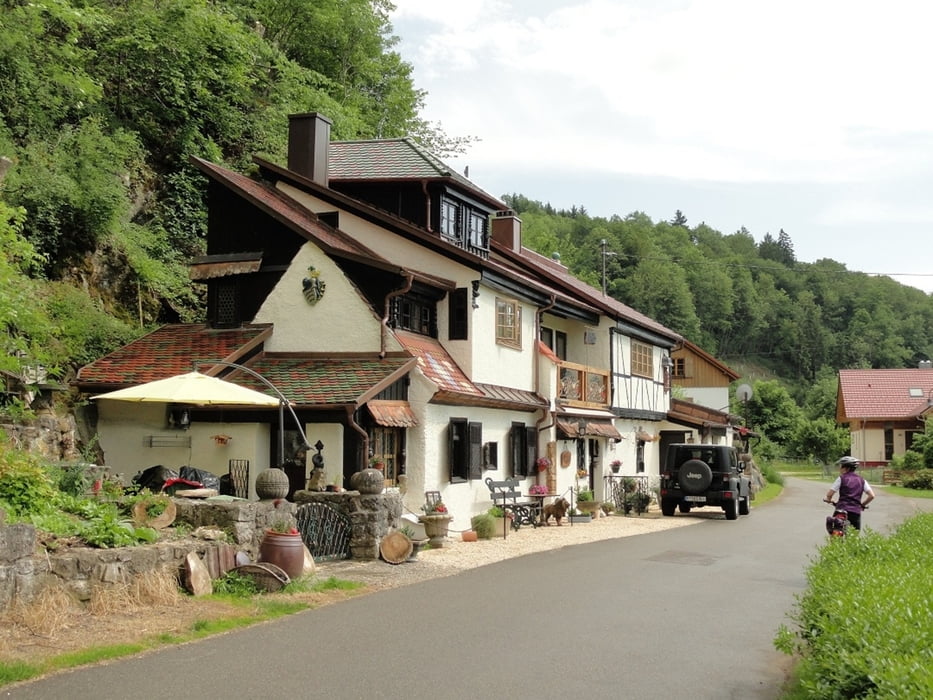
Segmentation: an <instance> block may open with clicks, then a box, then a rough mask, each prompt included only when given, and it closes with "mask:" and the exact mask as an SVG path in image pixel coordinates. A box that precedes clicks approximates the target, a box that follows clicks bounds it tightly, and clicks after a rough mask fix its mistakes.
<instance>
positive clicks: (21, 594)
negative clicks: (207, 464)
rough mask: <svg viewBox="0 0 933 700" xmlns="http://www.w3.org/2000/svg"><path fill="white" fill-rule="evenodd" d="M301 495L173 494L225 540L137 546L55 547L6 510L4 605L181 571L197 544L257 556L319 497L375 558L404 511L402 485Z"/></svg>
mask: <svg viewBox="0 0 933 700" xmlns="http://www.w3.org/2000/svg"><path fill="white" fill-rule="evenodd" d="M299 495H300V498H299ZM295 497H296V502H295V503H291V502H288V501H284V500H281V501H275V502H273V501H243V500H231V501H221V500H218V501H211V500H198V499H190V498H175V499H173V501H174V503H175V506H176V516H175V523H174V525H181V524H183V525H185V526H187V527H189V528H190V529H191V530H192V531H193V532H196V531H197V529H198V528H210V529H213V530H223V532H225V533H226V534H227V537H228V539H227V541H226V542H220V541H213V540H209V539H200V538H198V537H193V536H192V537H184V538H174V539H168V538H166V539H165V540H164V541H162V542H158V543H155V544H151V545H141V546H138V547H116V548H113V549H96V548H93V547H66V548H63V549H62V550H61V551H57V552H53V551H46V550H45V548H44V547H41V546H40V545H39V543H38V540H37V537H36V530H35V528H34V527H33V526H31V525H23V524H15V525H6V524H4V523H3V522H2V516H0V610H3V609H5V608H7V607H9V606H10V605H11V604H13V603H14V602H16V601H23V602H29V601H30V600H32V599H33V598H35V596H36V595H38V593H39V592H40V591H41V590H42V589H44V588H45V587H47V586H60V587H64V588H65V589H67V590H68V591H69V592H71V593H72V594H73V595H74V596H75V597H76V598H77V599H78V600H83V601H87V600H89V599H90V596H91V592H92V591H93V590H94V588H95V587H97V586H108V585H114V584H118V583H122V582H126V581H130V580H132V578H134V577H135V576H137V575H140V574H145V573H147V572H151V571H157V570H162V569H165V568H168V569H170V570H172V571H175V572H178V571H180V570H181V567H182V565H183V563H184V560H185V557H186V556H187V555H188V554H189V553H190V552H197V553H198V555H199V556H200V557H201V559H202V560H204V559H208V558H213V559H222V558H223V557H222V556H221V555H219V554H218V553H217V552H216V550H218V549H220V548H227V549H229V548H230V547H231V544H232V547H233V548H234V549H235V550H236V551H237V552H245V553H246V555H247V556H248V558H249V560H250V561H256V560H257V559H258V556H259V543H260V541H261V539H262V535H263V532H265V530H266V529H267V528H270V527H271V526H272V525H273V524H277V523H283V524H285V525H287V526H289V527H291V526H293V525H295V513H296V511H297V508H298V506H299V505H301V503H310V502H314V501H326V502H328V503H331V504H333V505H336V506H337V507H338V508H339V509H341V510H343V511H344V512H345V513H346V514H347V515H348V516H349V517H350V521H351V524H352V534H351V541H350V553H351V556H352V557H353V558H355V559H356V558H362V559H377V558H378V557H379V544H380V542H381V541H382V538H383V537H384V536H385V535H386V534H387V533H388V532H389V531H390V529H392V528H393V527H397V526H398V522H399V517H400V516H401V513H402V501H401V496H400V495H399V494H398V493H396V492H391V493H386V494H379V495H361V494H360V493H359V492H356V491H345V492H342V493H317V492H311V491H298V492H296V494H295ZM212 550H215V551H212Z"/></svg>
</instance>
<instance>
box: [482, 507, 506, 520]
mask: <svg viewBox="0 0 933 700" xmlns="http://www.w3.org/2000/svg"><path fill="white" fill-rule="evenodd" d="M486 512H487V513H489V515H491V516H492V517H494V518H504V517H505V511H504V510H502V506H493V507H492V508H490V509H489V510H487V511H486Z"/></svg>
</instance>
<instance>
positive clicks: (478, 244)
mask: <svg viewBox="0 0 933 700" xmlns="http://www.w3.org/2000/svg"><path fill="white" fill-rule="evenodd" d="M468 216H469V226H468V227H467V232H468V234H469V242H470V245H471V246H472V247H474V248H482V249H483V250H487V249H488V248H489V233H488V232H489V217H488V216H485V215H484V214H480V213H479V212H476V211H470V212H469V213H468Z"/></svg>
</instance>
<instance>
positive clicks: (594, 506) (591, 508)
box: [577, 501, 599, 516]
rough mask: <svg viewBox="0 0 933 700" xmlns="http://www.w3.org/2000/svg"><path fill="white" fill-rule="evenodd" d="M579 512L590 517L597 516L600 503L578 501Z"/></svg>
mask: <svg viewBox="0 0 933 700" xmlns="http://www.w3.org/2000/svg"><path fill="white" fill-rule="evenodd" d="M577 510H578V511H580V512H581V513H585V514H587V515H590V516H595V515H596V513H597V511H598V510H599V501H577Z"/></svg>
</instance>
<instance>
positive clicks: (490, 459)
mask: <svg viewBox="0 0 933 700" xmlns="http://www.w3.org/2000/svg"><path fill="white" fill-rule="evenodd" d="M498 468H499V443H498V442H487V443H486V444H485V445H483V469H498Z"/></svg>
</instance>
